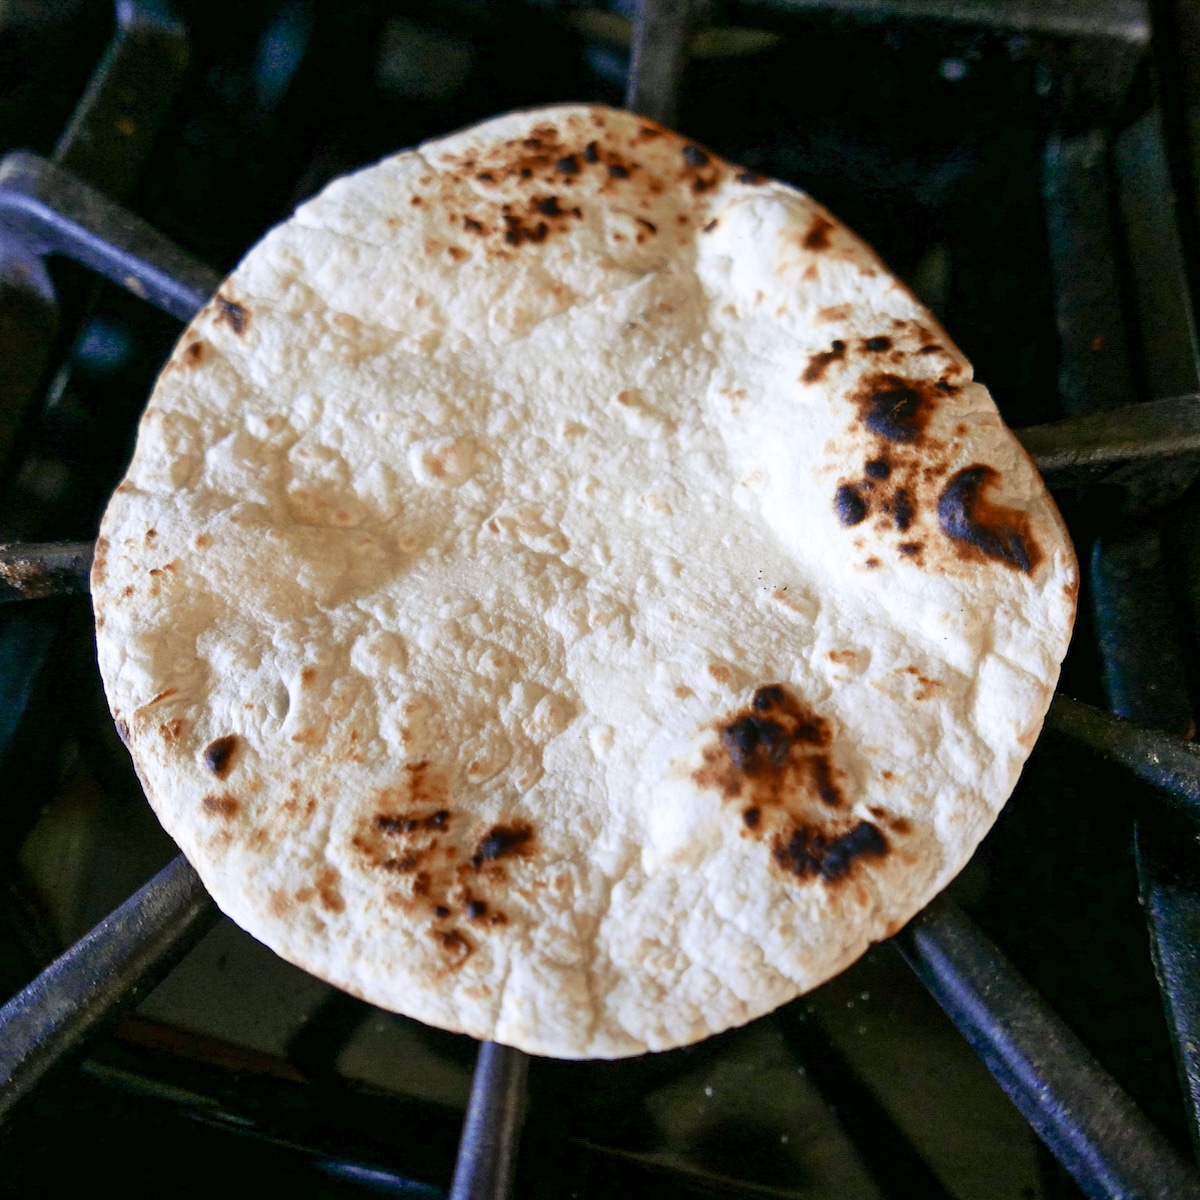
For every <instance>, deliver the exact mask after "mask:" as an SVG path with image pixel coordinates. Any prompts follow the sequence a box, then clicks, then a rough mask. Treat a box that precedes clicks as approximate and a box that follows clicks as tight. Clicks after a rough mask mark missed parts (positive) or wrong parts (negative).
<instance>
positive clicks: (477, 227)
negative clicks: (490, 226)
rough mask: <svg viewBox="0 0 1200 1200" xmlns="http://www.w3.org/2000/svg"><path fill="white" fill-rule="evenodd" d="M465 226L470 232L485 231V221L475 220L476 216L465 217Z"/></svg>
mask: <svg viewBox="0 0 1200 1200" xmlns="http://www.w3.org/2000/svg"><path fill="white" fill-rule="evenodd" d="M463 228H464V229H465V230H467V231H468V232H469V233H483V232H484V229H483V222H482V221H477V220H475V218H474V217H463Z"/></svg>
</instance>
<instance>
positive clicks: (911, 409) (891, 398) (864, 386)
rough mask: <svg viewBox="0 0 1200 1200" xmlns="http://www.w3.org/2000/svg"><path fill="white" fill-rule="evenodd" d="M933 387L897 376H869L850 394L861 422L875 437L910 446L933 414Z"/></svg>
mask: <svg viewBox="0 0 1200 1200" xmlns="http://www.w3.org/2000/svg"><path fill="white" fill-rule="evenodd" d="M931 392H932V388H931V387H930V385H929V384H928V383H927V382H926V381H924V380H912V379H901V378H900V377H899V376H898V375H888V374H882V373H881V374H873V375H868V376H867V377H866V378H865V379H864V380H863V381H862V383H861V384H860V385H859V387H858V388H857V389H856V390H855V391H854V392H852V393H851V395H850V399H851V400H852V401H854V402H855V403H856V404H857V405H858V412H859V420H861V421H862V423H863V425H864V426H865V427H866V428H867V429H868V430H869V431H870V432H871V433H873V434H875V435H876V437H880V438H883V440H884V441H887V442H901V443H911V442H916V441H918V440H919V439H920V438H921V436H922V435H923V434H924V432H925V427H926V426H927V425H928V423H929V418H930V416H932V414H933V408H934V404H935V402H934V398H933V396H932V395H931V394H930V393H931Z"/></svg>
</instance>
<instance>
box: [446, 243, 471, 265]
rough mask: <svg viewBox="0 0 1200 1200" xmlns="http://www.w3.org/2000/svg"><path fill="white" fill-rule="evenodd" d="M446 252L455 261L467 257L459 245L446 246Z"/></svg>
mask: <svg viewBox="0 0 1200 1200" xmlns="http://www.w3.org/2000/svg"><path fill="white" fill-rule="evenodd" d="M446 253H447V254H448V255H450V257H451V258H452V259H454V261H455V262H462V260H463V259H464V258H466V257H467V252H466V251H465V250H464V249H463V248H462V247H461V246H450V247H448V248H447V250H446Z"/></svg>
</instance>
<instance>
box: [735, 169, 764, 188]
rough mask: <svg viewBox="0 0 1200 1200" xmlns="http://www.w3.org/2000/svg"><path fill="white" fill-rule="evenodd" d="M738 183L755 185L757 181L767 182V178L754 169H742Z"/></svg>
mask: <svg viewBox="0 0 1200 1200" xmlns="http://www.w3.org/2000/svg"><path fill="white" fill-rule="evenodd" d="M737 181H738V183H744V184H748V185H753V184H756V183H766V180H765V179H764V178H763V177H762V176H761V175H756V174H755V173H754V172H753V171H740V172H738V176H737Z"/></svg>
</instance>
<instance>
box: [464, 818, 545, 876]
mask: <svg viewBox="0 0 1200 1200" xmlns="http://www.w3.org/2000/svg"><path fill="white" fill-rule="evenodd" d="M532 837H533V827H532V826H530V825H527V824H525V823H523V822H517V823H515V824H512V825H493V826H492V828H491V829H489V830H488V832H487V833H486V834H485V835H484V837H483V838H482V839H481V840H480V842H479V845H478V846H477V847H476V849H475V853H474V854H473V855H472V856H471V866H473V867H474V868H475V869H476V870H477V871H478V870H479V868H480V867H482V866H483V864H484V863H486V862H494V861H495V860H496V859H498V858H507V857H508V856H509V855H510V854H520V853H524V848H525V846H526V845H527V844H528V842H529V841H530V839H532Z"/></svg>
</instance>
